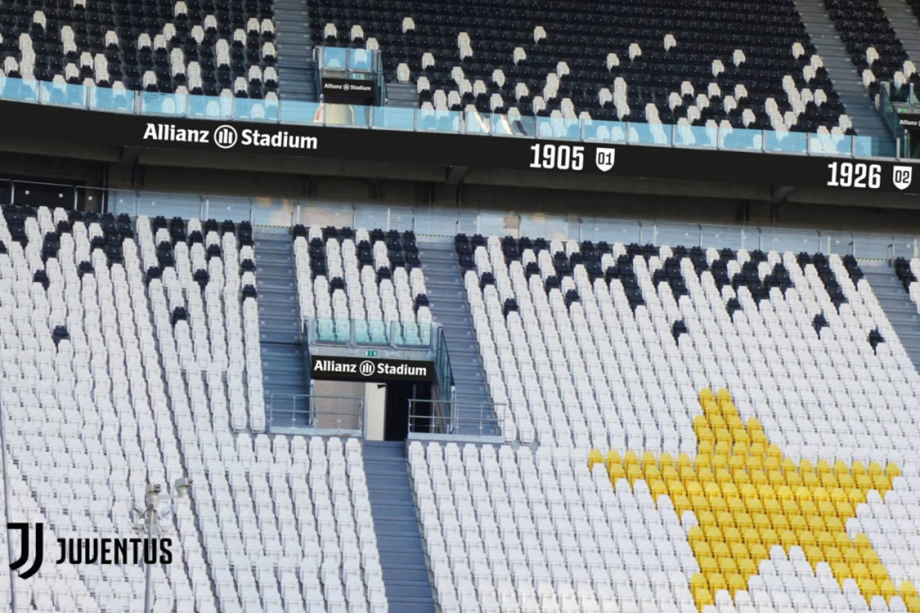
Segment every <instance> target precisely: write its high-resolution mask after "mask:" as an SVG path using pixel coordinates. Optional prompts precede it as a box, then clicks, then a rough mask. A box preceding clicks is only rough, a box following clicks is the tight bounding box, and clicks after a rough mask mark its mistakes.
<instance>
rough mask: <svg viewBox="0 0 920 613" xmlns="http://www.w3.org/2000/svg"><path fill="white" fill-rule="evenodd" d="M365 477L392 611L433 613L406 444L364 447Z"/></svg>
mask: <svg viewBox="0 0 920 613" xmlns="http://www.w3.org/2000/svg"><path fill="white" fill-rule="evenodd" d="M363 457H364V473H365V474H366V475H367V491H368V495H369V497H370V501H371V515H372V516H373V519H374V531H375V532H376V534H377V549H378V551H379V553H380V568H381V570H383V583H384V585H385V586H386V596H387V601H388V602H389V609H390V611H394V612H395V611H398V612H399V613H435V604H434V597H433V593H432V589H431V579H430V577H429V574H428V565H427V563H426V561H425V548H424V547H423V545H422V536H421V532H420V530H419V521H418V516H417V515H416V512H415V497H414V494H413V490H412V484H411V483H410V482H409V466H408V463H407V461H406V444H405V442H402V441H398V442H390V441H364V453H363Z"/></svg>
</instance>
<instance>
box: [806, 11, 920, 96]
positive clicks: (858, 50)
mask: <svg viewBox="0 0 920 613" xmlns="http://www.w3.org/2000/svg"><path fill="white" fill-rule="evenodd" d="M824 4H825V6H826V8H827V12H828V16H829V17H830V18H831V21H833V22H834V27H835V28H837V32H838V33H839V34H840V39H841V40H842V41H843V44H844V46H845V47H846V50H847V53H849V54H850V59H851V60H852V61H853V64H854V65H855V66H856V69H857V72H858V73H859V74H860V76H861V78H862V81H863V84H864V85H865V86H866V87H867V88H869V91H870V93H872V95H875V94H876V93H878V88H879V84H880V83H883V82H893V83H894V85H896V86H901V85H903V84H905V83H907V82H908V81H912V82H914V83H917V82H920V77H918V75H917V69H916V66H915V65H914V63H913V62H912V61H910V59H909V58H908V56H907V52H906V51H905V50H904V46H903V45H902V44H901V41H900V40H898V38H897V35H896V34H895V31H894V29H893V28H892V27H891V22H889V21H888V17H887V16H886V15H885V11H884V10H883V9H882V7H881V6H879V3H878V1H877V0H825V1H824Z"/></svg>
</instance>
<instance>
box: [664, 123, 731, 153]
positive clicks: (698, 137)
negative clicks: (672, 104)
mask: <svg viewBox="0 0 920 613" xmlns="http://www.w3.org/2000/svg"><path fill="white" fill-rule="evenodd" d="M663 127H665V128H668V127H670V126H663ZM673 135H674V144H675V145H677V146H678V147H705V148H715V147H716V145H717V144H718V142H719V138H718V136H719V129H718V128H716V127H709V126H693V125H678V126H676V127H675V128H674V129H673Z"/></svg>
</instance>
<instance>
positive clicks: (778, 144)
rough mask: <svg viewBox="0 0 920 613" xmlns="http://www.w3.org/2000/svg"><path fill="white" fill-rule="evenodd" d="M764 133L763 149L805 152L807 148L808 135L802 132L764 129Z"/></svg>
mask: <svg viewBox="0 0 920 613" xmlns="http://www.w3.org/2000/svg"><path fill="white" fill-rule="evenodd" d="M764 134H765V141H764V151H779V152H782V153H805V152H806V151H807V150H808V135H806V134H805V133H804V132H787V131H785V130H783V131H776V130H766V131H765V132H764Z"/></svg>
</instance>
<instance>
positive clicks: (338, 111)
mask: <svg viewBox="0 0 920 613" xmlns="http://www.w3.org/2000/svg"><path fill="white" fill-rule="evenodd" d="M321 115H322V117H323V118H324V119H325V124H326V125H327V126H343V127H360V128H366V127H367V126H368V125H369V124H370V107H366V106H359V105H356V104H331V103H328V102H326V103H323V105H322V109H321Z"/></svg>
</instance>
